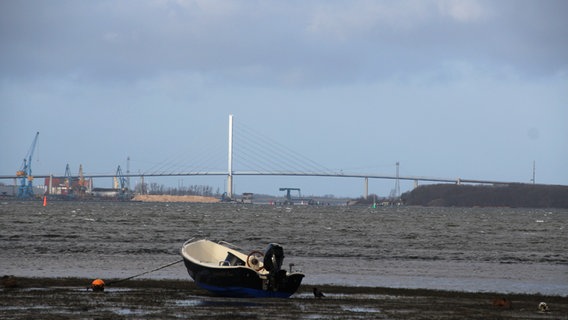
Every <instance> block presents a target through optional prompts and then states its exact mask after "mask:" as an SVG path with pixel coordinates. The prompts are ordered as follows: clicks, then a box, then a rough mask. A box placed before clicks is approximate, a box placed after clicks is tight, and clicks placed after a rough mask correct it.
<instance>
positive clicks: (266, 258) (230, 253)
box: [181, 239, 304, 298]
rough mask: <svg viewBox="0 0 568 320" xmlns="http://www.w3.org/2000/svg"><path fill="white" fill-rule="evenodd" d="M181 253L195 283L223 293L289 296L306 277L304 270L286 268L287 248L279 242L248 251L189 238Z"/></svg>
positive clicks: (219, 293)
mask: <svg viewBox="0 0 568 320" xmlns="http://www.w3.org/2000/svg"><path fill="white" fill-rule="evenodd" d="M181 255H182V257H183V261H184V263H185V267H186V268H187V272H188V273H189V275H190V276H191V278H193V280H194V281H195V283H196V284H197V285H198V286H199V287H201V288H203V289H206V290H208V291H210V292H212V293H214V294H217V295H222V296H231V297H255V298H258V297H267V298H288V297H290V296H291V295H292V294H294V292H296V290H298V287H299V286H300V284H301V282H302V279H303V278H304V275H303V274H301V273H297V272H292V270H290V271H287V270H285V269H282V262H283V260H284V250H283V249H282V247H281V246H280V245H278V244H276V243H271V244H269V245H268V247H267V248H266V250H264V252H261V251H252V252H250V253H248V254H245V253H242V252H240V251H238V250H237V249H234V248H233V246H232V245H230V244H229V243H226V242H219V243H217V242H213V241H210V240H206V239H202V240H196V241H192V240H188V241H186V242H185V243H184V244H183V246H182V248H181ZM291 266H292V264H291V265H290V269H291Z"/></svg>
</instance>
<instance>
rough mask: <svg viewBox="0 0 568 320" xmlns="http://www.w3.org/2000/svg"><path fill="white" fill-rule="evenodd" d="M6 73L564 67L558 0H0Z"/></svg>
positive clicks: (220, 76) (334, 78) (370, 77)
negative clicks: (347, 0)
mask: <svg viewBox="0 0 568 320" xmlns="http://www.w3.org/2000/svg"><path fill="white" fill-rule="evenodd" d="M0 6H1V9H2V10H0V11H1V13H0V24H1V25H0V26H1V28H0V29H1V31H0V40H1V41H2V43H3V50H2V51H1V52H0V70H1V71H2V75H3V76H4V77H28V76H29V77H61V76H63V77H65V76H68V75H73V76H74V77H76V78H78V79H81V78H83V79H85V80H88V81H90V80H95V81H102V82H105V81H137V80H138V79H141V78H152V77H161V76H162V75H163V74H165V73H169V72H176V73H180V72H182V73H183V72H185V73H188V74H191V75H193V74H200V75H201V77H203V78H207V79H211V80H214V81H219V82H224V83H238V84H239V85H247V84H248V85H284V86H298V87H304V86H326V85H336V84H346V83H352V82H376V81H388V80H392V79H393V78H409V77H414V76H416V75H417V74H422V73H424V74H430V73H433V72H436V70H438V71H437V72H439V70H443V66H445V65H448V64H451V63H454V62H459V63H463V64H467V65H470V66H471V67H472V69H473V70H478V71H483V72H487V71H489V72H490V70H492V69H499V70H505V69H508V70H511V72H515V73H519V74H521V75H527V76H532V75H534V74H538V75H542V74H551V73H552V74H554V73H557V72H560V71H563V72H566V71H565V70H566V69H567V68H568V67H567V58H566V57H567V56H568V51H567V46H568V45H567V43H566V41H565V39H567V38H568V34H567V31H566V30H568V25H567V23H566V22H565V20H566V19H564V17H563V16H562V14H561V12H565V10H564V11H563V9H568V8H566V7H567V5H566V4H565V2H562V1H547V2H545V3H544V4H541V3H540V2H532V1H500V2H492V1H483V0H479V1H475V0H464V1H452V0H431V1H418V0H404V1H392V2H391V1H370V0H357V1H349V2H344V1H309V2H304V1H293V2H286V3H281V2H279V1H274V2H265V1H204V0H194V1H189V0H188V1H184V0H179V1H166V0H158V1H97V2H76V1H52V2H49V3H47V2H39V3H37V2H26V1H9V2H8V1H4V2H2V3H1V4H0Z"/></svg>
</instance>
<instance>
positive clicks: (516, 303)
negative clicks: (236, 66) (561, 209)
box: [0, 278, 568, 319]
mask: <svg viewBox="0 0 568 320" xmlns="http://www.w3.org/2000/svg"><path fill="white" fill-rule="evenodd" d="M92 280H93V279H80V278H17V279H16V280H15V282H13V283H9V284H8V285H9V286H13V287H10V288H9V287H2V288H1V290H0V297H1V298H0V318H1V319H39V318H41V319H141V318H145V319H148V318H153V319H170V318H172V319H173V318H176V319H180V318H181V319H218V318H223V317H227V316H229V318H231V319H568V299H567V298H566V297H559V296H543V295H531V294H505V295H504V294H498V293H466V292H452V291H440V290H424V289H393V288H379V287H344V286H332V285H320V286H318V288H319V289H320V290H322V291H323V292H324V293H325V294H326V297H325V298H322V299H316V298H314V296H313V294H312V286H302V287H301V288H300V290H299V291H298V292H297V293H296V294H295V295H294V296H292V297H291V298H290V299H236V298H223V297H215V296H212V295H210V294H209V293H208V292H207V291H204V290H202V289H200V288H198V287H196V286H195V284H194V283H193V282H192V281H186V280H149V279H134V280H129V281H123V282H118V283H115V284H112V282H113V279H105V281H106V283H107V286H106V288H105V291H104V292H102V293H101V292H92V291H90V290H87V287H88V286H89V285H90V283H91V281H92ZM502 298H505V299H507V300H508V301H510V302H511V307H510V308H509V307H508V306H505V307H500V306H495V305H494V302H495V299H502ZM540 302H546V304H547V306H548V308H549V310H548V311H547V312H542V311H539V309H538V305H539V303H540Z"/></svg>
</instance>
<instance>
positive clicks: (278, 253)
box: [263, 243, 284, 274]
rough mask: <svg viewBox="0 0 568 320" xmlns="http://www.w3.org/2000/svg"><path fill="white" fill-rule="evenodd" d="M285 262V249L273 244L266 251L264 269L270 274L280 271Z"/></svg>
mask: <svg viewBox="0 0 568 320" xmlns="http://www.w3.org/2000/svg"><path fill="white" fill-rule="evenodd" d="M282 262H284V249H282V246H280V245H279V244H277V243H271V244H269V245H268V247H267V248H266V250H265V251H264V261H263V263H264V269H266V271H268V272H269V273H270V274H275V273H277V272H278V271H280V268H281V267H282Z"/></svg>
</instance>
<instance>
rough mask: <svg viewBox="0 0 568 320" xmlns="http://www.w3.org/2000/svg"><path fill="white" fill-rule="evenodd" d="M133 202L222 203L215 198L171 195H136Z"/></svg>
mask: <svg viewBox="0 0 568 320" xmlns="http://www.w3.org/2000/svg"><path fill="white" fill-rule="evenodd" d="M132 200H133V201H141V202H200V203H216V202H220V200H219V199H218V198H215V197H204V196H171V195H149V194H145V195H136V196H135V197H134V198H133V199H132Z"/></svg>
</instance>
